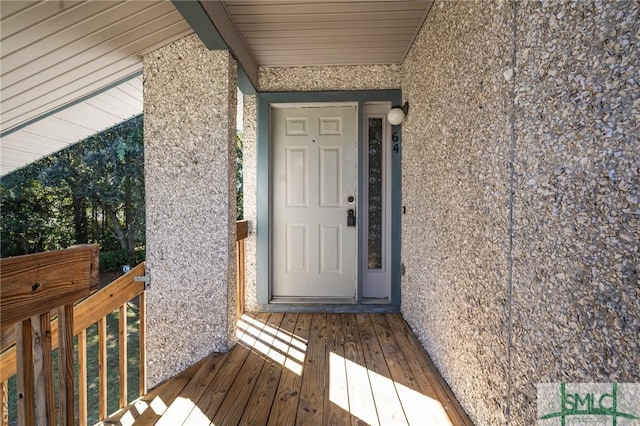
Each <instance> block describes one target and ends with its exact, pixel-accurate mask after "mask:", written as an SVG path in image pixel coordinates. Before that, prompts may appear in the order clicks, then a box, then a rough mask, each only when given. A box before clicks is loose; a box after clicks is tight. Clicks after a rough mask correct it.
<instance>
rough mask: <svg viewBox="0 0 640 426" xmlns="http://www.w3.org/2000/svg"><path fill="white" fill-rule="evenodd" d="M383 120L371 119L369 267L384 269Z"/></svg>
mask: <svg viewBox="0 0 640 426" xmlns="http://www.w3.org/2000/svg"><path fill="white" fill-rule="evenodd" d="M382 120H383V119H382V118H370V119H369V146H368V148H369V155H368V157H369V167H368V171H369V173H368V176H367V177H368V195H369V200H368V204H369V211H368V212H367V214H368V220H367V223H368V225H369V226H368V232H367V235H368V239H369V241H368V250H367V252H368V256H369V258H368V266H369V269H382V220H383V218H382V191H383V188H382V176H383V175H382V173H383V170H382V164H383V155H382V124H383V122H382Z"/></svg>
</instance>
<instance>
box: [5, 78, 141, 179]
mask: <svg viewBox="0 0 640 426" xmlns="http://www.w3.org/2000/svg"><path fill="white" fill-rule="evenodd" d="M141 113H142V76H141V75H139V76H137V77H134V78H132V79H130V80H129V81H126V82H124V83H120V84H118V85H116V86H114V87H112V88H110V89H108V90H105V91H103V92H101V93H99V94H96V95H95V96H92V97H90V98H88V99H87V100H85V101H82V102H78V103H76V104H73V105H70V106H68V107H66V108H63V109H61V110H59V111H57V112H54V113H53V114H49V115H47V116H45V117H43V118H41V119H39V120H36V121H34V122H32V123H30V124H29V125H27V126H24V127H21V128H19V129H17V130H16V131H14V132H10V133H8V134H7V135H6V136H3V137H2V146H1V148H0V175H5V174H7V173H9V172H11V171H13V170H15V169H18V168H20V167H23V166H25V165H26V164H29V163H31V162H34V161H37V160H39V159H40V158H42V157H46V156H47V155H50V154H52V153H54V152H57V151H59V150H61V149H64V148H66V147H67V146H69V145H71V144H73V143H75V142H78V141H81V140H83V139H86V138H87V137H89V136H91V135H94V134H96V133H99V132H101V131H103V130H106V129H108V128H110V127H112V126H113V125H115V124H118V123H121V122H123V121H125V120H128V119H129V118H131V117H134V116H136V115H139V114H141Z"/></svg>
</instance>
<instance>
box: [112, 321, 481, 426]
mask: <svg viewBox="0 0 640 426" xmlns="http://www.w3.org/2000/svg"><path fill="white" fill-rule="evenodd" d="M237 337H238V344H237V345H236V346H235V347H234V348H233V349H232V350H231V351H229V352H228V353H225V354H213V355H211V356H209V357H207V358H205V359H203V360H202V361H200V362H199V363H197V364H196V365H194V366H192V367H191V368H189V369H187V370H186V371H184V372H183V373H181V374H179V375H177V376H175V377H174V378H172V379H171V380H169V381H167V382H165V383H164V384H162V385H160V386H158V387H157V388H155V389H154V390H152V391H151V392H149V393H148V394H147V395H145V396H144V397H141V398H140V399H139V400H138V401H136V402H134V403H132V404H130V405H129V406H127V407H125V408H124V409H123V410H121V411H119V412H118V413H116V414H115V415H113V416H111V417H110V418H108V419H106V420H105V421H104V422H103V423H104V424H122V425H132V424H136V425H143V424H144V425H147V424H157V425H172V426H173V425H183V424H184V425H209V424H212V425H217V426H220V425H238V424H255V425H268V424H269V425H278V426H282V425H294V424H309V425H328V424H332V425H345V424H371V425H402V424H410V425H450V424H453V425H471V424H472V422H471V421H470V420H469V418H468V417H467V415H466V414H465V413H464V411H463V410H462V408H461V407H460V405H459V404H458V402H457V401H456V400H455V397H454V396H453V394H452V393H451V390H450V389H449V387H448V386H447V384H446V383H445V382H444V380H443V379H442V378H441V377H440V375H439V373H438V371H437V370H436V368H435V367H434V365H433V363H432V362H431V359H430V358H429V356H428V355H427V353H426V352H425V351H424V349H423V348H422V346H421V344H420V342H419V341H418V340H417V339H416V337H415V335H414V334H413V332H412V331H411V329H410V328H409V326H408V325H407V324H406V322H405V321H404V320H403V319H402V316H401V315H399V314H289V313H288V314H282V313H272V314H268V313H264V314H262V313H259V314H254V313H247V314H244V315H243V316H242V318H241V319H240V320H239V322H238V335H237Z"/></svg>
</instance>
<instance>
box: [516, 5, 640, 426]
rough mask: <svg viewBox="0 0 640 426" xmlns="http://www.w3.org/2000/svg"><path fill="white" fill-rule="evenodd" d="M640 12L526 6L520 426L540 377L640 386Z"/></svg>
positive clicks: (519, 113) (519, 223)
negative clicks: (638, 383)
mask: <svg viewBox="0 0 640 426" xmlns="http://www.w3.org/2000/svg"><path fill="white" fill-rule="evenodd" d="M639 9H640V4H639V3H638V2H637V1H636V2H628V1H620V2H597V1H588V2H579V3H577V4H575V5H574V4H572V3H569V2H557V3H537V2H522V3H518V4H517V22H516V25H517V29H518V31H517V34H518V36H517V39H516V46H517V54H516V58H517V63H516V66H517V68H516V69H517V72H516V73H515V74H514V79H515V86H516V90H517V98H516V108H517V110H516V115H515V118H516V121H515V125H516V137H517V142H516V149H515V164H514V167H515V183H514V206H513V208H514V246H513V256H514V265H513V308H512V309H513V325H512V327H513V351H512V354H513V355H512V362H513V365H512V371H513V383H512V388H513V392H512V397H513V400H512V409H513V412H514V414H515V413H522V415H518V416H517V417H516V416H514V422H513V423H514V424H529V422H527V419H531V418H533V416H534V415H535V398H534V397H535V392H536V390H535V384H536V382H539V381H550V382H562V381H568V382H611V381H617V382H640V367H639V365H638V360H640V347H639V341H640V337H639V336H640V279H639V276H640V256H639V255H640V251H639V241H640V223H639V218H640V209H639V206H638V195H639V190H640V142H639V135H640V127H639V125H640V59H639V58H640V51H639V50H640V44H639V42H640V38H639V37H640V15H639ZM515 420H518V421H515Z"/></svg>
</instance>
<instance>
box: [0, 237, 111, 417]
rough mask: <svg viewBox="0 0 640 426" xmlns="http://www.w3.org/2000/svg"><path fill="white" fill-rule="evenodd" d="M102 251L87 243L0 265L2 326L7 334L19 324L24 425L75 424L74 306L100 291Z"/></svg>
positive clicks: (19, 380) (19, 378)
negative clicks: (54, 324)
mask: <svg viewBox="0 0 640 426" xmlns="http://www.w3.org/2000/svg"><path fill="white" fill-rule="evenodd" d="M99 250H100V248H99V246H98V245H97V244H93V245H88V244H87V245H81V246H75V247H71V248H68V249H66V250H57V251H52V252H47V253H37V254H32V255H25V256H17V257H12V258H6V259H2V260H0V270H1V271H0V277H1V279H0V286H1V287H2V288H1V290H2V295H1V296H2V297H1V298H0V309H1V310H2V318H1V319H0V323H1V326H2V329H3V330H6V329H8V328H9V327H11V326H14V325H15V342H16V343H15V346H14V348H13V352H14V356H15V362H14V363H13V366H14V367H15V370H16V373H17V391H18V419H19V421H20V424H21V425H27V426H31V425H35V424H36V423H37V424H55V423H56V421H58V422H59V423H62V424H73V422H74V405H75V400H74V378H73V376H74V374H73V304H74V303H75V302H77V301H78V300H80V299H81V298H82V297H84V296H86V295H89V294H90V293H91V290H92V289H93V288H95V287H97V286H98V259H99V257H98V253H99ZM53 309H57V310H58V330H57V331H58V333H57V337H58V339H57V346H58V348H59V351H58V370H59V374H58V390H59V392H58V394H59V399H58V405H57V408H58V413H59V417H58V418H57V419H56V398H55V392H54V375H53V363H52V358H51V356H52V354H51V350H52V347H53V341H54V340H52V333H51V332H50V326H51V320H50V311H51V310H53ZM0 370H1V371H2V374H5V370H10V369H7V368H5V367H4V366H2V365H0ZM3 381H4V380H3ZM3 387H4V384H3ZM2 409H3V410H4V405H3V407H2ZM4 418H5V415H4V412H3V413H2V419H3V421H4Z"/></svg>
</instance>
